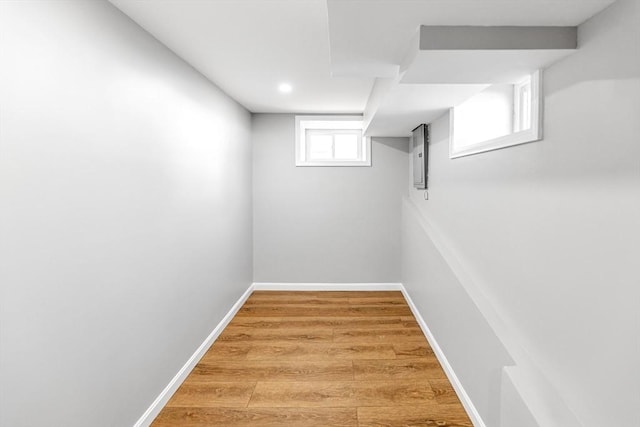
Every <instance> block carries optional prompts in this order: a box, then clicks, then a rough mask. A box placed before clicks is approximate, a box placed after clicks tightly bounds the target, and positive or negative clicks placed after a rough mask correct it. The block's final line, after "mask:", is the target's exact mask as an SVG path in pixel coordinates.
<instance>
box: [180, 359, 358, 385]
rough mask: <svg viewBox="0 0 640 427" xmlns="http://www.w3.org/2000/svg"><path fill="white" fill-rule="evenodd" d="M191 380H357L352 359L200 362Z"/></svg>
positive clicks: (190, 377)
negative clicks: (354, 377)
mask: <svg viewBox="0 0 640 427" xmlns="http://www.w3.org/2000/svg"><path fill="white" fill-rule="evenodd" d="M189 379H190V380H191V381H193V382H207V381H320V380H325V381H348V380H353V364H352V363H351V361H350V360H332V361H312V362H308V361H292V360H284V361H273V360H246V361H233V360H227V361H216V362H215V363H198V365H197V366H196V367H195V368H194V369H193V371H192V373H191V375H190V376H189Z"/></svg>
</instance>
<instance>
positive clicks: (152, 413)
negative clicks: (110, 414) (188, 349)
mask: <svg viewBox="0 0 640 427" xmlns="http://www.w3.org/2000/svg"><path fill="white" fill-rule="evenodd" d="M258 290H260V291H401V292H402V295H404V297H405V299H406V300H407V304H408V305H409V308H410V309H411V312H412V313H413V315H414V316H415V318H416V320H417V321H418V324H419V325H420V328H421V329H422V331H423V332H424V334H425V336H426V337H427V341H429V345H431V348H432V349H433V351H434V353H435V355H436V357H437V358H438V361H439V362H440V364H441V365H442V368H443V369H444V372H445V374H446V375H447V378H449V381H450V382H451V384H452V385H453V388H454V389H455V391H456V393H457V394H458V397H459V398H460V401H461V402H462V405H463V406H464V408H465V409H466V410H467V413H468V414H469V417H470V418H471V422H472V423H473V425H474V426H475V427H486V425H485V424H484V422H483V421H482V418H481V417H480V414H479V413H478V411H477V410H476V408H475V406H474V404H473V402H472V401H471V399H470V398H469V395H468V394H467V392H466V391H465V390H464V387H462V384H461V383H460V380H458V377H457V376H456V374H455V372H454V371H453V368H452V367H451V365H450V364H449V362H448V360H447V358H446V357H445V355H444V352H443V351H442V349H441V348H440V346H439V345H438V342H437V341H436V339H435V337H434V336H433V334H432V333H431V330H429V327H428V326H427V324H426V322H425V320H424V318H423V317H422V315H421V314H420V312H419V311H418V308H417V307H416V305H415V304H414V303H413V300H412V299H411V296H410V295H409V293H408V292H407V290H406V289H405V288H404V286H403V285H402V283H253V284H251V285H250V286H249V288H247V290H246V291H245V292H244V294H242V296H241V297H240V299H238V301H237V302H236V303H235V304H234V305H233V307H231V309H230V310H229V312H228V313H227V314H226V315H225V316H224V318H223V319H222V320H221V321H220V323H219V324H218V325H217V326H216V327H215V328H214V329H213V331H212V332H211V333H210V334H209V336H208V337H207V338H206V339H205V340H204V342H203V343H202V344H201V345H200V347H198V349H197V350H196V351H195V353H193V355H192V356H191V357H190V358H189V360H187V363H185V364H184V366H183V367H182V368H181V369H180V371H178V373H177V374H176V375H175V376H174V377H173V379H172V380H171V381H170V382H169V384H167V386H166V387H165V388H164V390H162V392H161V393H160V395H159V396H158V397H157V398H156V400H154V401H153V403H152V404H151V406H149V408H148V409H147V410H146V411H145V413H144V414H143V415H142V416H141V417H140V419H139V420H138V421H137V422H136V423H135V424H134V427H148V426H149V425H151V423H152V422H153V420H154V419H155V418H156V417H157V416H158V414H159V413H160V411H161V410H162V408H164V406H165V405H166V404H167V402H168V401H169V399H171V396H173V394H174V393H175V392H176V390H178V387H180V385H181V384H182V383H183V382H184V380H185V379H186V378H187V376H188V375H189V374H190V373H191V371H192V370H193V368H195V366H196V365H197V364H198V362H199V361H200V359H202V356H204V355H205V353H206V352H207V350H209V347H211V345H212V344H213V343H214V341H215V340H216V339H217V338H218V336H219V335H220V333H221V332H222V331H223V329H224V328H225V327H226V326H227V325H228V324H229V322H230V321H231V319H232V318H233V316H235V315H236V313H237V312H238V310H239V309H240V307H242V304H244V303H245V301H246V300H247V299H248V298H249V296H250V295H251V293H252V292H253V291H258Z"/></svg>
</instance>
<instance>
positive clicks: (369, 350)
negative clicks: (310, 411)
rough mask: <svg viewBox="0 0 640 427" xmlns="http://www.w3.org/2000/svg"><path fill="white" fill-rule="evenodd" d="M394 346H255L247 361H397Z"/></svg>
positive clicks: (287, 344) (310, 344)
mask: <svg viewBox="0 0 640 427" xmlns="http://www.w3.org/2000/svg"><path fill="white" fill-rule="evenodd" d="M395 358H396V353H395V351H394V348H393V346H391V345H388V344H349V343H346V344H345V343H332V344H316V343H309V344H290V343H285V344H264V345H254V346H252V347H251V350H249V352H248V353H247V354H246V359H247V360H274V359H275V360H309V361H310V360H335V359H349V360H353V359H395Z"/></svg>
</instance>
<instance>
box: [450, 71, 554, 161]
mask: <svg viewBox="0 0 640 427" xmlns="http://www.w3.org/2000/svg"><path fill="white" fill-rule="evenodd" d="M530 79H531V114H530V120H531V126H530V127H529V129H525V130H520V131H513V132H511V133H510V134H508V135H504V136H501V137H498V138H493V139H489V140H487V141H482V142H478V143H476V144H473V145H471V146H467V147H465V148H456V147H455V134H454V126H453V124H454V121H455V107H453V108H450V109H449V158H451V159H455V158H458V157H464V156H470V155H472V154H480V153H484V152H487V151H493V150H498V149H501V148H507V147H512V146H514V145H520V144H526V143H529V142H535V141H540V140H541V139H542V107H543V98H542V97H543V91H542V71H541V70H537V71H535V72H534V73H532V74H531V75H530ZM524 82H526V80H523V81H521V82H519V83H516V84H514V128H515V124H516V123H515V122H516V118H517V120H518V122H519V121H520V118H521V114H520V111H516V107H519V104H520V99H519V96H518V95H516V92H517V91H518V89H519V88H521V87H522V85H523V83H524Z"/></svg>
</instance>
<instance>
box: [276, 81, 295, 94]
mask: <svg viewBox="0 0 640 427" xmlns="http://www.w3.org/2000/svg"><path fill="white" fill-rule="evenodd" d="M278 90H279V91H280V92H282V93H290V92H291V91H292V90H293V87H292V86H291V85H290V84H289V83H280V86H278Z"/></svg>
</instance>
